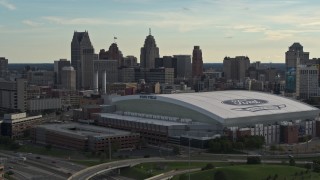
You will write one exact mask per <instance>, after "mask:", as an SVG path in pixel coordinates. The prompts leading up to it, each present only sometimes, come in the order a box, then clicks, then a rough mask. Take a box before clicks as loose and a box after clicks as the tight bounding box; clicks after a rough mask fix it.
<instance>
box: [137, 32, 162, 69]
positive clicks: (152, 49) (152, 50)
mask: <svg viewBox="0 0 320 180" xmlns="http://www.w3.org/2000/svg"><path fill="white" fill-rule="evenodd" d="M159 56H160V55H159V48H158V47H157V44H156V41H155V39H154V37H153V36H152V35H151V29H149V35H148V36H147V37H146V40H145V41H144V46H143V47H142V48H141V54H140V66H141V67H142V68H146V69H153V68H155V59H156V58H158V57H159Z"/></svg>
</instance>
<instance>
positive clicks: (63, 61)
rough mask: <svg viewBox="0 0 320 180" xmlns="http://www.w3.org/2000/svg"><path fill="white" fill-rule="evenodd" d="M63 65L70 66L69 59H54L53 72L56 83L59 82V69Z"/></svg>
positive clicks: (60, 69)
mask: <svg viewBox="0 0 320 180" xmlns="http://www.w3.org/2000/svg"><path fill="white" fill-rule="evenodd" d="M65 66H70V61H68V60H66V59H60V60H58V61H54V73H55V76H56V83H57V84H61V71H62V68H63V67H65Z"/></svg>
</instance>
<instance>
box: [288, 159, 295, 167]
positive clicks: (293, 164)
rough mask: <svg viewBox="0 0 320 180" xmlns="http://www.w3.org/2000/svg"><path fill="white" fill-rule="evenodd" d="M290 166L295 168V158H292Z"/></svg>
mask: <svg viewBox="0 0 320 180" xmlns="http://www.w3.org/2000/svg"><path fill="white" fill-rule="evenodd" d="M289 164H290V166H295V165H296V161H295V160H294V159H293V158H290V160H289Z"/></svg>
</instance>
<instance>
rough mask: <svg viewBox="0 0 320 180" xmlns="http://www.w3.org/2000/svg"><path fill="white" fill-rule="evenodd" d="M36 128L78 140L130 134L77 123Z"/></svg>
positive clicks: (46, 125)
mask: <svg viewBox="0 0 320 180" xmlns="http://www.w3.org/2000/svg"><path fill="white" fill-rule="evenodd" d="M37 128H44V129H46V130H49V131H54V132H58V133H63V134H65V135H67V136H73V137H75V138H79V139H87V138H88V137H94V138H104V137H114V136H123V135H129V134H131V133H130V132H127V131H122V130H117V129H111V128H105V127H99V126H93V125H88V124H79V123H67V124H45V125H39V126H38V127H37Z"/></svg>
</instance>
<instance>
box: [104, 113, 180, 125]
mask: <svg viewBox="0 0 320 180" xmlns="http://www.w3.org/2000/svg"><path fill="white" fill-rule="evenodd" d="M100 116H101V117H104V118H112V119H118V120H125V121H133V122H140V123H147V124H155V125H161V126H174V125H186V123H181V122H175V121H166V120H157V119H151V118H142V117H135V116H123V115H118V114H110V113H100Z"/></svg>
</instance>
